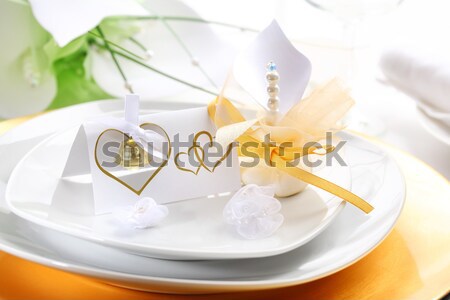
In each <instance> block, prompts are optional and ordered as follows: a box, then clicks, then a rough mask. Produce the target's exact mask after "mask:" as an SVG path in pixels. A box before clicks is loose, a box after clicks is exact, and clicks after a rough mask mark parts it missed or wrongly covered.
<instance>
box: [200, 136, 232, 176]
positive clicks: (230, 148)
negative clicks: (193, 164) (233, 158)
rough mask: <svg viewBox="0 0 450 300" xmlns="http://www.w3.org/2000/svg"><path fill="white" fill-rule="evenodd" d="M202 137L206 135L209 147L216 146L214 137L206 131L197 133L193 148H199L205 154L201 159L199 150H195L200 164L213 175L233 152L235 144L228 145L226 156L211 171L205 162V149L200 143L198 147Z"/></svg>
mask: <svg viewBox="0 0 450 300" xmlns="http://www.w3.org/2000/svg"><path fill="white" fill-rule="evenodd" d="M202 135H206V136H207V137H208V138H209V146H210V147H212V146H213V145H214V144H213V136H212V135H211V133H209V132H208V131H206V130H203V131H199V132H197V134H196V135H195V136H194V141H193V146H197V147H198V148H200V149H201V150H202V152H203V156H202V158H201V159H200V157H199V156H198V153H197V148H195V149H194V151H195V156H197V159H198V160H199V161H200V164H201V166H203V168H205V169H206V170H207V171H208V172H210V173H213V172H214V171H215V170H216V168H217V167H218V166H219V165H220V164H221V163H222V162H223V161H224V160H225V159H226V158H227V157H228V156H229V155H230V153H231V151H232V150H233V144H232V143H231V144H229V145H228V147H227V151H226V152H225V154H224V155H223V156H222V157H221V158H220V159H219V160H218V161H217V162H216V163H215V164H214V166H213V168H212V169H210V168H208V167H207V166H206V165H205V161H204V158H205V150H204V149H203V147H201V146H200V143H198V145H197V141H198V139H199V137H200V136H202ZM207 144H208V143H207Z"/></svg>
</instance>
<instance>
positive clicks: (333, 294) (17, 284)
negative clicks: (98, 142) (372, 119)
mask: <svg viewBox="0 0 450 300" xmlns="http://www.w3.org/2000/svg"><path fill="white" fill-rule="evenodd" d="M24 120H26V119H24V118H22V119H15V120H11V121H7V122H3V123H0V133H2V132H5V131H7V130H8V129H10V128H12V127H14V126H17V125H18V124H20V123H21V122H23V121H24ZM372 140H373V142H374V143H377V144H379V145H380V146H382V147H383V148H384V149H386V150H387V151H388V152H390V153H391V154H392V156H393V157H394V159H396V160H397V162H398V163H399V165H400V167H401V169H402V171H403V173H404V175H405V179H406V184H407V200H406V204H405V208H404V210H403V213H402V215H401V217H400V219H399V221H398V223H397V225H396V226H395V228H394V230H393V231H392V233H391V234H390V235H389V236H388V237H387V238H386V240H385V241H383V242H382V243H381V245H380V246H378V247H377V248H376V249H375V250H374V251H373V252H371V253H370V254H369V255H367V256H366V257H365V258H363V259H362V260H360V261H359V262H357V263H356V264H354V265H352V266H350V267H349V268H347V269H344V270H342V271H340V272H338V273H336V274H334V275H331V276H328V277H326V278H323V279H320V280H317V281H314V282H311V283H306V284H301V285H297V286H294V287H289V288H283V289H276V290H269V291H258V292H248V293H233V294H222V295H207V296H182V295H177V296H175V295H162V294H153V293H145V292H138V291H132V290H126V289H122V288H118V287H113V286H109V285H106V284H103V283H98V282H96V281H94V280H91V279H88V278H85V277H82V276H78V275H73V274H69V273H65V272H62V271H59V270H56V269H51V268H48V267H44V266H41V265H38V264H35V263H32V262H28V261H26V260H23V259H19V258H17V257H14V256H11V255H9V254H7V253H2V252H0V298H2V299H191V298H199V299H200V298H207V299H438V298H440V297H442V296H443V295H445V294H446V293H448V292H449V291H450V185H449V182H448V181H447V180H446V179H445V178H443V177H442V176H441V175H440V174H438V173H437V172H435V171H434V170H433V169H432V168H430V167H429V166H427V165H425V164H424V163H423V162H421V161H419V160H418V159H416V158H414V157H412V156H410V155H409V154H407V153H405V152H402V151H400V150H398V149H395V148H392V147H390V146H388V145H385V144H382V143H381V142H379V141H376V140H374V139H372ZM449 167H450V162H449Z"/></svg>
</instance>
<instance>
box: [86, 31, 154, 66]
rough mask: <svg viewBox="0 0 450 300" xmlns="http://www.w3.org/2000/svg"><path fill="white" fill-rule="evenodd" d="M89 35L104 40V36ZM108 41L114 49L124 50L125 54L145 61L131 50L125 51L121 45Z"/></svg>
mask: <svg viewBox="0 0 450 300" xmlns="http://www.w3.org/2000/svg"><path fill="white" fill-rule="evenodd" d="M88 33H89V34H92V35H93V36H95V37H98V38H100V39H102V40H104V38H103V37H102V36H100V35H98V34H96V33H95V32H92V31H88ZM106 41H107V42H108V43H109V44H110V45H112V46H114V47H116V48H118V49H120V50H122V51H124V52H126V53H128V54H130V55H133V56H134V57H136V58H138V59H142V60H145V59H144V58H143V57H141V56H139V55H137V54H134V53H133V52H131V51H130V50H128V49H125V48H124V47H122V46H120V45H118V44H116V43H114V42H112V41H110V40H108V39H107V40H106Z"/></svg>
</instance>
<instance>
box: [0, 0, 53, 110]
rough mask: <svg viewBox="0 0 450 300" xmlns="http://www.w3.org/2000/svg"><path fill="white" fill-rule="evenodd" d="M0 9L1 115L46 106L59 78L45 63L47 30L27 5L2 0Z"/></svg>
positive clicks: (42, 108)
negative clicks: (43, 53)
mask: <svg viewBox="0 0 450 300" xmlns="http://www.w3.org/2000/svg"><path fill="white" fill-rule="evenodd" d="M0 11H1V12H2V17H1V18H0V39H1V40H2V41H3V42H2V46H1V47H0V118H11V117H15V116H19V115H25V114H31V113H35V112H38V111H41V110H44V109H45V108H46V107H47V106H48V105H49V104H50V102H51V101H52V99H53V97H54V96H55V94H56V80H55V78H54V77H53V76H52V75H51V74H50V72H49V70H45V69H43V67H44V66H42V63H45V58H43V57H41V56H42V49H41V48H42V46H43V44H45V42H46V41H47V39H48V33H46V32H45V30H44V29H42V27H41V26H40V25H39V24H38V23H37V22H36V21H35V20H34V18H33V15H32V12H31V10H30V7H29V6H28V5H25V4H20V3H16V2H12V1H0Z"/></svg>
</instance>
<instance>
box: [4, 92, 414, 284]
mask: <svg viewBox="0 0 450 300" xmlns="http://www.w3.org/2000/svg"><path fill="white" fill-rule="evenodd" d="M104 104H105V102H96V103H90V104H85V105H83V108H80V106H77V107H74V108H71V110H72V111H73V115H74V116H77V115H78V116H79V117H80V118H81V117H82V115H84V114H86V113H88V112H89V111H91V110H96V109H99V110H102V111H103V108H101V107H102V105H104ZM121 108H122V102H120V101H115V102H111V105H110V106H109V107H108V109H105V110H104V112H105V113H107V112H108V110H109V109H111V111H115V110H120V109H121ZM67 110H70V109H66V110H65V112H67ZM61 113H64V112H60V111H55V112H52V113H51V114H53V116H52V118H56V117H61V115H60V114H61ZM34 121H35V123H34V124H35V127H36V128H39V127H40V128H43V129H45V128H46V127H47V126H50V129H48V130H49V131H50V130H56V127H55V126H51V125H52V124H51V122H50V120H49V117H48V115H43V116H40V117H37V118H36V119H34ZM47 124H48V125H47ZM58 124H59V126H64V125H65V124H64V121H62V122H59V123H58ZM26 126H27V124H24V125H22V126H19V127H17V128H16V129H13V130H11V131H10V132H9V133H8V135H15V136H16V137H17V138H18V139H21V141H22V142H23V143H25V142H28V144H29V145H30V146H31V145H33V144H36V143H37V142H36V141H33V138H36V135H33V134H27V130H24V128H26ZM69 126H71V124H69ZM59 128H61V127H59ZM4 137H5V136H2V137H0V151H1V150H2V145H4V143H2V142H4V139H3V138H4ZM343 138H344V139H346V140H348V144H347V163H348V164H349V166H350V167H351V171H352V172H351V173H352V180H353V187H352V191H353V192H355V193H357V194H359V195H361V196H363V197H365V198H366V199H368V200H370V201H371V203H372V204H373V205H374V206H375V210H374V211H373V212H372V213H371V214H370V215H369V216H366V215H363V214H362V213H361V212H359V211H358V210H357V209H355V208H353V207H352V206H351V205H347V206H346V207H345V208H344V209H343V212H342V213H341V214H340V215H339V216H338V217H337V218H336V219H335V220H334V221H333V222H332V224H331V226H329V227H328V228H327V229H326V230H325V231H324V232H323V233H322V234H320V235H319V236H318V237H316V238H315V239H314V240H312V241H311V242H309V243H308V244H306V245H304V246H303V247H300V248H298V249H296V250H294V251H291V252H288V253H286V254H283V255H278V256H274V257H270V258H260V259H246V260H238V261H233V260H231V261H230V260H227V261H205V262H198V261H190V262H181V261H164V260H158V259H151V258H144V260H142V261H139V262H138V263H136V262H135V261H133V260H130V259H132V257H133V258H134V257H136V256H133V255H129V254H126V253H123V255H124V256H121V257H116V256H111V258H110V262H115V263H116V264H115V265H114V266H111V267H96V266H95V259H97V260H98V259H99V258H102V260H100V263H99V264H103V263H105V262H106V260H108V257H103V255H102V253H98V252H95V251H96V250H95V249H93V248H90V246H89V247H87V248H85V246H86V243H90V242H88V241H81V240H79V241H80V242H75V239H76V238H73V237H70V236H67V235H63V234H60V233H57V232H55V231H48V232H45V231H42V232H41V233H42V235H45V236H44V237H42V238H41V240H47V241H52V240H53V241H54V240H58V239H59V243H57V244H58V245H60V246H63V245H65V244H66V243H67V244H68V245H69V247H70V246H73V245H77V246H76V247H75V249H74V250H73V251H80V252H83V253H85V254H86V255H87V256H89V257H88V258H87V259H84V262H81V261H78V262H77V261H76V260H73V259H72V258H71V256H72V257H73V253H70V252H64V250H63V249H60V251H62V252H58V251H55V250H51V249H48V248H47V247H46V245H45V244H42V243H38V242H36V241H31V240H29V239H27V238H25V237H24V236H23V234H24V232H25V233H26V232H30V230H31V229H30V227H29V225H27V224H26V221H24V220H18V218H17V217H16V216H14V215H12V214H10V213H8V212H7V210H6V208H5V206H4V205H5V200H4V190H2V188H3V189H4V186H5V184H6V180H3V179H1V178H0V207H1V208H2V211H5V213H3V212H0V250H2V251H5V252H8V253H10V254H13V255H15V256H18V257H21V258H24V259H27V260H30V261H33V262H36V263H39V264H43V265H46V266H49V267H52V268H58V269H61V270H65V271H67V272H72V273H77V274H82V275H87V276H90V277H94V278H97V279H99V280H101V281H103V282H105V283H109V284H114V285H118V286H122V287H127V288H132V289H139V290H146V291H156V292H165V293H218V292H226V291H250V290H258V289H269V288H276V287H285V286H291V285H296V284H299V283H304V282H308V281H312V280H315V279H318V278H321V277H324V276H327V275H329V274H332V273H335V272H337V271H339V270H341V269H343V268H345V267H347V266H349V265H350V264H352V263H355V262H356V261H358V260H359V259H361V258H362V257H364V256H365V255H366V254H368V253H369V252H370V251H371V250H372V249H373V248H375V247H376V246H377V245H378V244H379V243H380V242H381V241H382V240H383V239H384V238H385V237H386V236H387V234H388V233H389V232H390V231H391V229H392V227H393V226H394V224H395V222H396V220H397V219H398V216H399V215H400V212H401V209H402V207H403V204H404V199H405V192H404V188H405V186H404V181H403V177H402V176H401V174H400V171H399V169H398V167H397V165H396V164H395V162H394V161H393V160H392V159H391V158H389V156H387V154H386V153H384V152H383V151H382V150H380V149H379V148H378V147H376V146H374V145H372V144H370V143H369V142H367V141H365V140H362V139H360V138H356V137H354V136H351V135H347V134H345V135H344V136H343ZM28 139H29V140H28ZM20 145H22V144H17V145H16V146H20ZM10 146H11V147H12V146H13V145H10ZM13 149H14V147H13V148H11V150H13ZM6 159H7V156H0V164H3V163H4V161H5V160H6ZM8 159H9V157H8ZM12 160H13V162H12V163H17V161H18V160H17V159H16V158H13V159H12ZM17 222H20V223H22V224H23V225H20V224H19V225H20V226H18V224H17ZM24 227H25V228H28V229H26V230H24ZM37 231H38V232H40V230H39V229H37ZM74 243H75V244H74ZM83 243H84V244H83ZM47 244H48V243H47ZM90 245H91V246H93V245H95V246H98V245H96V244H94V243H90ZM69 247H67V248H69ZM91 251H93V252H91ZM80 260H81V259H80ZM88 260H90V261H91V262H93V263H94V264H90V262H88ZM128 261H131V263H128ZM143 261H146V262H148V264H147V265H145V266H144V267H143V268H142V270H144V269H146V271H147V274H149V276H145V275H136V273H139V272H142V270H140V269H139V266H140V263H141V262H143ZM152 263H154V264H152ZM133 266H134V267H136V268H133ZM115 267H119V268H122V269H123V271H120V270H119V269H116V271H114V270H113V269H114V268H115ZM127 267H128V270H129V269H136V271H137V272H136V273H135V272H133V270H129V271H126V270H125V269H127ZM150 273H151V274H150ZM222 274H226V275H222ZM196 278H197V279H196ZM198 278H204V279H198ZM226 278H227V279H226Z"/></svg>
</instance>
